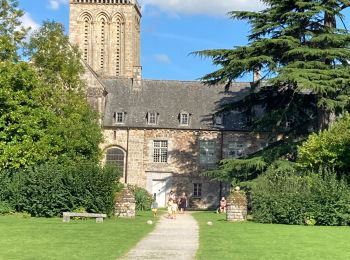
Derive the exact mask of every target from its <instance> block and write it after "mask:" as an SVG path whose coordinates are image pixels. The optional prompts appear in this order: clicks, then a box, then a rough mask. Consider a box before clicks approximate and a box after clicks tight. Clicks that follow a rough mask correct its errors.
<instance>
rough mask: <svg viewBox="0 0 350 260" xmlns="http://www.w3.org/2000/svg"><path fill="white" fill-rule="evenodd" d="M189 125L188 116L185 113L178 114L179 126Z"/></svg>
mask: <svg viewBox="0 0 350 260" xmlns="http://www.w3.org/2000/svg"><path fill="white" fill-rule="evenodd" d="M189 124H190V115H189V114H188V113H186V112H182V113H181V114H180V125H185V126H186V125H189Z"/></svg>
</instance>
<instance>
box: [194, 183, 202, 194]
mask: <svg viewBox="0 0 350 260" xmlns="http://www.w3.org/2000/svg"><path fill="white" fill-rule="evenodd" d="M193 197H202V183H193Z"/></svg>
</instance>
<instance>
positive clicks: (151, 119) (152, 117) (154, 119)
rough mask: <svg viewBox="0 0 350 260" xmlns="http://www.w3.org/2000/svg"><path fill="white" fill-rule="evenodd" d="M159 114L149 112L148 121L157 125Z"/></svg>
mask: <svg viewBox="0 0 350 260" xmlns="http://www.w3.org/2000/svg"><path fill="white" fill-rule="evenodd" d="M157 116H158V114H157V113H156V112H148V115H147V123H148V124H149V125H156V124H157Z"/></svg>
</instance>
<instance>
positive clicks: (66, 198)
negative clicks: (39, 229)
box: [0, 162, 120, 217]
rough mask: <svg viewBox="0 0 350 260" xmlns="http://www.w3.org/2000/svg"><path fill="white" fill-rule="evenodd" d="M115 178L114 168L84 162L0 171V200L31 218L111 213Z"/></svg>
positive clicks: (117, 176) (115, 187)
mask: <svg viewBox="0 0 350 260" xmlns="http://www.w3.org/2000/svg"><path fill="white" fill-rule="evenodd" d="M119 176H120V175H119V171H118V170H117V169H116V168H115V167H112V166H106V167H104V168H102V167H100V166H98V165H96V164H93V163H87V162H81V163H77V164H72V163H69V164H64V165H61V164H58V163H48V164H45V165H41V166H38V167H34V168H31V169H25V170H19V171H17V172H10V171H4V172H0V185H1V186H0V198H1V200H3V201H5V202H7V203H8V204H9V205H11V206H12V207H13V208H14V209H15V210H16V211H18V212H28V213H30V214H31V215H32V216H41V217H52V216H61V214H62V212H64V211H73V210H74V209H77V208H79V207H84V208H85V209H86V210H87V211H88V212H103V213H107V214H111V213H112V212H113V208H114V195H115V192H116V189H117V180H118V179H119ZM5 184H6V185H5Z"/></svg>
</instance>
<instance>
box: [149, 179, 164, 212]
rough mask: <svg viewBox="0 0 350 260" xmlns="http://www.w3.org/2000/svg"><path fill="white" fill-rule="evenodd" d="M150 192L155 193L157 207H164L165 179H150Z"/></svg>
mask: <svg viewBox="0 0 350 260" xmlns="http://www.w3.org/2000/svg"><path fill="white" fill-rule="evenodd" d="M152 194H153V195H156V200H157V203H158V206H159V207H162V208H163V207H165V206H166V205H165V204H166V200H165V196H166V181H165V180H152Z"/></svg>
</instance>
